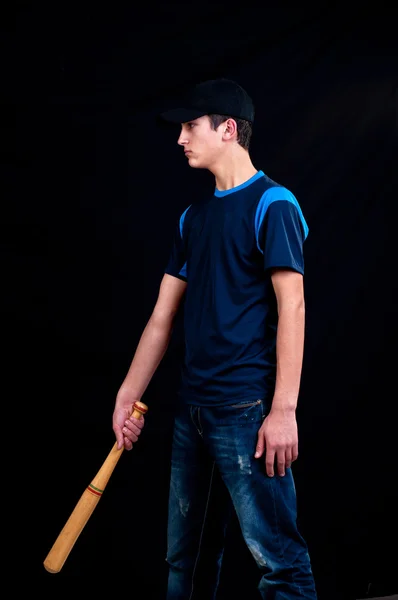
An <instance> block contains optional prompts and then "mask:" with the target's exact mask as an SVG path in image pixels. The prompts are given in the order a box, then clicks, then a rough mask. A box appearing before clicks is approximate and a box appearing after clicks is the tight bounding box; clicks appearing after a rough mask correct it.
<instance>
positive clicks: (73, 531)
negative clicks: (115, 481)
mask: <svg viewBox="0 0 398 600" xmlns="http://www.w3.org/2000/svg"><path fill="white" fill-rule="evenodd" d="M147 410H148V407H147V406H146V404H144V403H143V402H135V403H134V405H133V412H132V416H133V417H136V418H137V419H139V418H140V417H141V415H144V414H145V413H146V412H147ZM123 449H124V448H123V446H122V448H120V450H118V448H117V442H115V444H114V445H113V447H112V449H111V451H110V452H109V454H108V456H107V457H106V459H105V460H104V462H103V463H102V466H101V468H100V469H99V471H98V473H97V474H96V476H95V477H94V479H93V480H92V481H91V483H90V485H89V486H88V487H87V488H86V489H85V490H84V492H83V494H82V495H81V497H80V500H79V501H78V503H77V504H76V506H75V508H74V509H73V512H72V513H71V515H70V517H69V519H68V520H67V522H66V523H65V525H64V527H63V529H62V530H61V532H60V534H59V535H58V537H57V539H56V540H55V542H54V544H53V546H52V548H51V550H50V552H49V553H48V554H47V556H46V559H45V560H44V563H43V564H44V568H45V569H46V571H48V572H49V573H59V571H60V570H61V569H62V567H63V565H64V563H65V561H66V559H67V558H68V556H69V554H70V551H71V550H72V548H73V546H74V544H75V542H76V540H77V538H78V537H79V535H80V534H81V532H82V531H83V528H84V526H85V525H86V523H87V521H88V520H89V518H90V517H91V515H92V513H93V511H94V509H95V507H96V506H97V504H98V502H99V500H100V498H101V496H102V493H103V491H104V489H105V487H106V485H107V483H108V481H109V478H110V476H111V475H112V473H113V470H114V468H115V467H116V465H117V462H118V460H119V458H120V456H121V454H122V452H123Z"/></svg>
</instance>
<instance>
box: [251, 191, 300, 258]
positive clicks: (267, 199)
mask: <svg viewBox="0 0 398 600" xmlns="http://www.w3.org/2000/svg"><path fill="white" fill-rule="evenodd" d="M278 200H287V201H288V202H291V203H292V204H294V206H295V207H296V208H297V211H298V213H299V216H300V220H301V223H302V225H303V228H304V239H306V237H307V235H308V231H309V230H308V225H307V223H306V220H305V219H304V215H303V213H302V210H301V208H300V205H299V203H298V202H297V199H296V197H295V196H294V195H293V194H292V192H290V191H289V190H288V189H287V188H285V187H282V186H275V187H271V188H269V189H268V190H266V191H265V192H264V194H263V195H262V197H261V199H260V202H259V203H258V206H257V210H256V216H255V219H254V227H255V233H256V242H257V247H258V249H259V250H260V252H262V249H261V247H260V243H259V234H260V227H261V224H262V222H263V221H264V217H265V213H266V212H267V210H268V207H269V205H270V204H272V202H277V201H278Z"/></svg>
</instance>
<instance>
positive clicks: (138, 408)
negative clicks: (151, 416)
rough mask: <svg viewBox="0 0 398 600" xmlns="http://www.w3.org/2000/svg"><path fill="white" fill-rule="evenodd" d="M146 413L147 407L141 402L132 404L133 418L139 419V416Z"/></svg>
mask: <svg viewBox="0 0 398 600" xmlns="http://www.w3.org/2000/svg"><path fill="white" fill-rule="evenodd" d="M147 411H148V407H147V405H146V404H144V403H143V402H140V401H139V400H137V401H136V402H134V404H133V417H137V418H138V417H139V416H140V415H145V414H146V413H147Z"/></svg>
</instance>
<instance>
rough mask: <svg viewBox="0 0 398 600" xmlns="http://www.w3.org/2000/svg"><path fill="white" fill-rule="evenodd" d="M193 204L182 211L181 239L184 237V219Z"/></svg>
mask: <svg viewBox="0 0 398 600" xmlns="http://www.w3.org/2000/svg"><path fill="white" fill-rule="evenodd" d="M191 206H192V204H190V205H189V206H188V208H186V209H185V210H184V212H183V213H182V215H181V217H180V235H181V239H182V229H183V227H184V220H185V215H186V214H187V212H188V211H189V209H190V208H191Z"/></svg>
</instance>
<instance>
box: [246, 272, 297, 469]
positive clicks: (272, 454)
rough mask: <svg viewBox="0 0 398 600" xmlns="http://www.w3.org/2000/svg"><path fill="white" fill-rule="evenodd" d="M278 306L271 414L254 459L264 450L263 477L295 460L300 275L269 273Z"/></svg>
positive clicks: (262, 430)
mask: <svg viewBox="0 0 398 600" xmlns="http://www.w3.org/2000/svg"><path fill="white" fill-rule="evenodd" d="M271 279H272V284H273V286H274V290H275V295H276V299H277V306H278V328H277V335H276V359H277V364H276V384H275V391H274V397H273V401H272V406H271V411H270V413H269V415H268V416H267V418H266V419H265V420H264V423H263V425H262V426H261V428H260V430H259V434H258V443H257V448H256V454H255V456H256V458H259V457H260V456H261V455H262V454H263V452H264V450H266V460H265V462H266V470H267V474H268V475H269V476H270V477H272V476H273V475H274V464H275V458H276V462H277V467H278V473H279V475H284V474H285V469H286V468H289V467H290V466H291V463H292V462H293V461H294V460H296V459H297V457H298V432H297V421H296V412H295V411H296V407H297V399H298V394H299V389H300V379H301V371H302V363H303V351H304V322H305V304H304V289H303V276H302V275H301V273H298V272H296V271H294V270H291V269H275V270H273V272H272V274H271Z"/></svg>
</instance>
